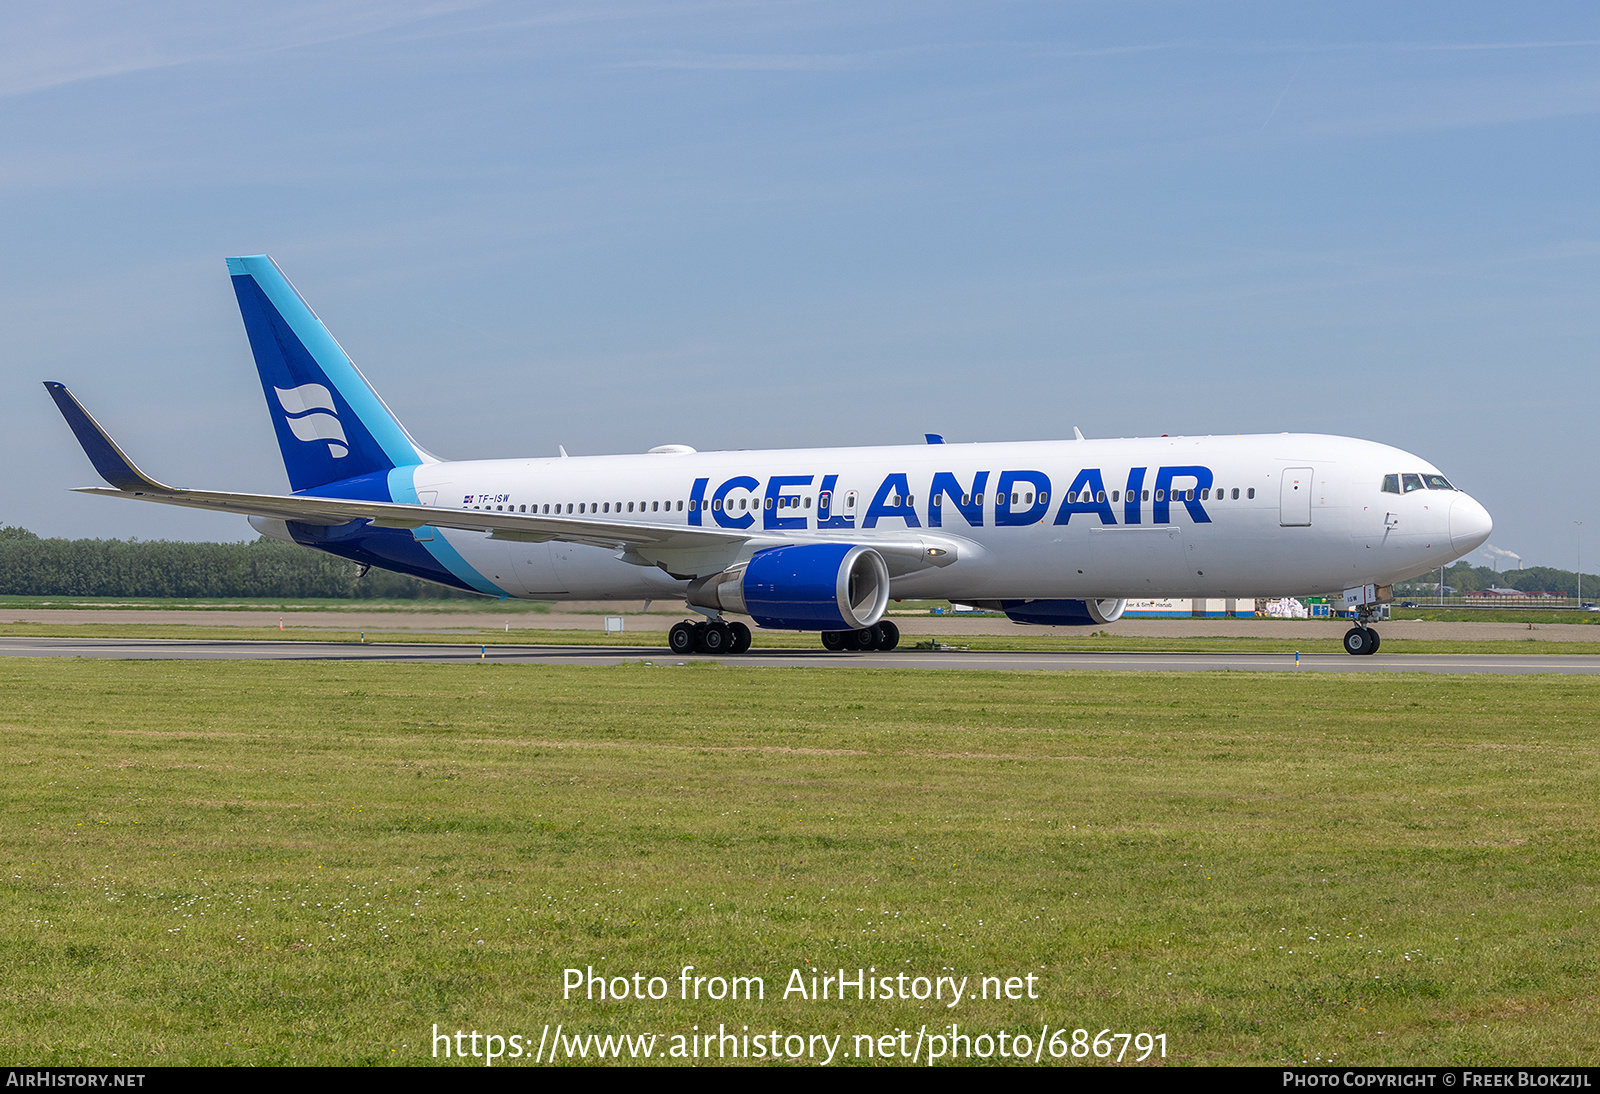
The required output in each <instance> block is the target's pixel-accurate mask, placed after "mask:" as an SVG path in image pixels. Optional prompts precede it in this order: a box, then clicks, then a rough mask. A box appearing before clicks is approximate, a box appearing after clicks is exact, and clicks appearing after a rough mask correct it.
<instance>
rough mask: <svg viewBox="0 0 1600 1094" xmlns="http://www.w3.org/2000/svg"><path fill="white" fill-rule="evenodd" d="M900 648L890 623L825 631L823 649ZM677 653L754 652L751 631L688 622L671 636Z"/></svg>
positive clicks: (713, 621) (736, 625)
mask: <svg viewBox="0 0 1600 1094" xmlns="http://www.w3.org/2000/svg"><path fill="white" fill-rule="evenodd" d="M899 644H900V628H899V627H897V626H895V625H894V624H893V623H891V622H889V621H888V620H887V619H885V620H883V621H882V622H880V623H879V624H878V625H877V626H875V627H863V628H862V629H861V630H858V631H823V632H822V646H823V648H824V649H829V650H856V651H859V652H862V653H864V652H866V651H868V650H883V651H886V652H887V651H888V650H892V649H894V648H895V647H896V646H898V645H899ZM667 645H668V646H670V647H671V648H672V652H673V653H680V654H681V653H709V654H713V655H716V654H736V653H743V652H745V651H746V650H748V649H749V648H750V628H749V627H747V626H745V625H744V624H743V623H724V622H722V621H721V620H720V619H711V620H707V621H705V622H703V623H690V622H689V621H687V620H685V621H684V622H682V623H679V624H678V625H677V626H675V627H673V628H672V630H671V631H669V632H668V633H667Z"/></svg>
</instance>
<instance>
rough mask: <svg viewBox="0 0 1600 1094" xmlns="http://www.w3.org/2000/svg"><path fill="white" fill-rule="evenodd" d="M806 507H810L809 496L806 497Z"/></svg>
mask: <svg viewBox="0 0 1600 1094" xmlns="http://www.w3.org/2000/svg"><path fill="white" fill-rule="evenodd" d="M806 508H807V509H810V508H811V499H810V498H809V497H808V498H806Z"/></svg>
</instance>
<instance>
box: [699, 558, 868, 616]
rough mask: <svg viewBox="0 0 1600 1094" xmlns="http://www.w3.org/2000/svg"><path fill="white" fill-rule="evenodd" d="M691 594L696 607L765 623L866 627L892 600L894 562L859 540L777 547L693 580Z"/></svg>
mask: <svg viewBox="0 0 1600 1094" xmlns="http://www.w3.org/2000/svg"><path fill="white" fill-rule="evenodd" d="M688 599H689V603H690V604H692V605H694V606H696V607H701V608H712V609H714V610H716V611H725V612H738V613H740V614H743V615H748V616H750V617H751V618H752V619H754V620H755V621H756V623H757V625H759V626H762V627H778V628H782V629H784V630H797V631H854V630H861V629H862V628H864V627H871V626H873V625H875V624H876V623H877V622H878V620H879V619H881V618H883V611H884V609H885V608H887V607H888V606H889V567H888V566H886V565H885V564H884V561H883V556H882V555H880V554H878V552H877V551H874V550H873V549H872V548H871V547H863V546H861V545H859V544H849V543H804V544H796V545H795V546H793V547H773V548H771V549H769V550H766V551H761V552H759V553H757V554H756V555H754V556H753V557H752V558H751V559H750V561H748V562H741V563H740V564H739V565H737V566H730V567H729V568H728V569H726V570H723V571H722V572H721V573H718V574H712V575H711V576H710V577H703V578H700V579H698V580H696V581H692V582H690V583H689V593H688Z"/></svg>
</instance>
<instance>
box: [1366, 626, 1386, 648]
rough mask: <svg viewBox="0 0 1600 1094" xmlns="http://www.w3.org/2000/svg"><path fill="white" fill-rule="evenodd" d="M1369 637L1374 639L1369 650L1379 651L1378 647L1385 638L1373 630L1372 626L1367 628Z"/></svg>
mask: <svg viewBox="0 0 1600 1094" xmlns="http://www.w3.org/2000/svg"><path fill="white" fill-rule="evenodd" d="M1367 637H1368V638H1370V639H1372V648H1371V649H1370V650H1368V651H1367V652H1368V653H1377V652H1378V647H1379V646H1381V645H1382V644H1383V639H1381V638H1379V637H1378V632H1377V631H1375V630H1373V629H1372V628H1370V627H1369V628H1367Z"/></svg>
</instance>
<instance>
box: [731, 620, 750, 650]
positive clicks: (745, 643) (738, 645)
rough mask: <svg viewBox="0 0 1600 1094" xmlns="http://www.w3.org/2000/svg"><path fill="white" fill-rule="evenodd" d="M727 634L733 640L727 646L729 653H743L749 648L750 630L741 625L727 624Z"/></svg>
mask: <svg viewBox="0 0 1600 1094" xmlns="http://www.w3.org/2000/svg"><path fill="white" fill-rule="evenodd" d="M728 634H729V636H731V638H732V639H733V641H732V642H730V643H729V644H728V652H729V653H743V652H744V651H745V650H747V649H749V648H750V628H749V627H747V626H745V625H744V624H743V623H729V624H728Z"/></svg>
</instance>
